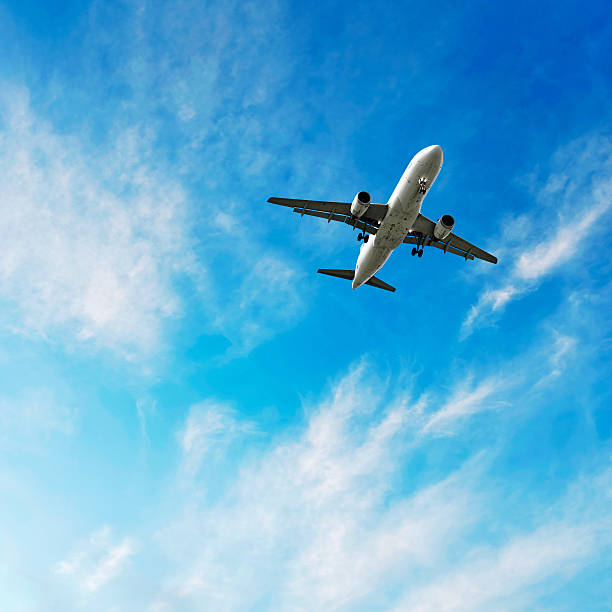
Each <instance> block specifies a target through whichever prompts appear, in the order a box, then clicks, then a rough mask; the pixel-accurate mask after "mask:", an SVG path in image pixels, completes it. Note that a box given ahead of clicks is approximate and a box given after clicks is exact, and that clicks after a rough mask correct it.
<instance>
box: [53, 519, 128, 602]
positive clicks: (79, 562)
mask: <svg viewBox="0 0 612 612" xmlns="http://www.w3.org/2000/svg"><path fill="white" fill-rule="evenodd" d="M134 553H135V544H134V542H133V540H131V539H130V538H123V539H121V540H118V541H117V540H114V539H113V537H112V531H111V529H110V527H108V526H104V527H101V528H100V529H97V530H96V531H94V532H93V533H92V534H91V535H90V536H89V538H88V539H87V540H86V541H84V542H82V543H81V544H80V545H79V546H78V547H77V548H76V549H75V550H74V551H73V552H72V553H71V554H70V555H69V556H68V557H67V558H66V559H64V560H62V561H59V562H58V563H57V564H56V565H55V567H54V568H53V572H54V573H55V574H57V575H58V576H61V577H66V578H70V579H71V580H72V581H74V585H75V587H76V588H77V590H80V591H84V592H86V593H94V592H96V591H98V590H99V589H100V588H102V587H103V586H105V585H106V584H107V583H108V582H110V581H111V580H112V579H113V578H114V577H115V576H117V574H119V573H120V572H121V570H122V568H123V566H124V565H125V564H126V563H127V561H128V559H129V558H130V557H132V556H133V555H134Z"/></svg>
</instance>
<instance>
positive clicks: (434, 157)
mask: <svg viewBox="0 0 612 612" xmlns="http://www.w3.org/2000/svg"><path fill="white" fill-rule="evenodd" d="M441 168H442V149H441V148H440V147H439V146H438V145H432V146H431V147H427V148H426V149H423V150H422V151H419V152H418V153H417V154H416V155H415V156H414V157H413V158H412V161H411V162H410V163H409V164H408V167H407V168H406V170H405V171H404V174H402V178H401V179H400V181H399V183H398V184H397V186H396V187H395V190H394V191H393V193H392V194H391V197H390V198H389V201H388V202H387V206H388V209H387V214H386V215H385V218H384V219H383V220H382V221H381V222H380V226H379V228H378V231H377V232H376V234H374V235H372V236H370V238H369V240H368V241H367V242H364V243H363V244H362V245H361V249H360V251H359V257H358V258H357V266H356V267H355V278H354V280H353V289H357V287H360V286H361V285H363V284H364V283H365V282H367V281H368V280H370V278H372V276H374V275H375V274H376V272H378V271H379V270H380V269H381V268H382V267H383V265H384V263H385V262H386V261H387V259H389V256H390V255H391V253H392V252H393V250H394V249H396V248H397V247H398V246H399V245H400V244H402V243H403V241H404V238H405V237H406V234H408V233H409V232H410V231H411V230H412V228H413V225H414V222H415V221H416V218H417V216H418V215H419V213H420V212H421V205H422V203H423V199H424V198H425V196H426V195H427V193H428V192H429V189H430V187H431V186H432V185H433V183H434V181H435V180H436V177H437V176H438V173H439V172H440V169H441ZM420 179H425V180H426V183H425V184H426V189H425V191H424V192H423V190H422V189H421V187H420V184H419V180H420ZM421 182H423V181H421Z"/></svg>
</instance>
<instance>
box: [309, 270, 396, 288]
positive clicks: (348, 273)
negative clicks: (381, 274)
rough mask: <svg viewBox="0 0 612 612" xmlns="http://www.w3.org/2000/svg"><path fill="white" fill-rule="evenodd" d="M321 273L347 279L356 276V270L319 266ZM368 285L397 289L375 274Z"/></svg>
mask: <svg viewBox="0 0 612 612" xmlns="http://www.w3.org/2000/svg"><path fill="white" fill-rule="evenodd" d="M317 272H318V273H319V274H326V275H327V276H336V277H338V278H345V279H346V280H353V279H354V278H355V270H329V269H323V268H319V269H318V270H317ZM366 285H372V287H377V288H378V289H385V290H386V291H395V287H392V286H391V285H389V284H387V283H385V281H381V280H380V278H376V277H375V276H373V277H372V278H371V279H370V280H369V281H367V282H366Z"/></svg>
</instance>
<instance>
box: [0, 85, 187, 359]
mask: <svg viewBox="0 0 612 612" xmlns="http://www.w3.org/2000/svg"><path fill="white" fill-rule="evenodd" d="M5 85H6V84H5ZM0 104H1V112H2V121H3V123H4V127H5V136H4V138H3V140H2V142H1V143H0V160H1V161H0V163H2V167H3V172H2V178H1V179H0V198H1V199H2V201H3V202H4V206H3V210H4V213H3V215H2V217H1V218H0V236H1V240H2V242H3V244H4V254H3V257H2V259H1V260H0V278H1V279H2V288H1V289H0V292H1V295H2V297H3V299H4V301H5V302H8V303H9V304H12V305H14V306H16V307H17V310H18V312H19V318H17V317H16V321H14V322H12V323H13V325H14V326H15V327H18V328H21V329H22V331H23V332H24V333H27V334H29V335H32V334H36V335H40V336H42V337H49V336H50V337H53V336H54V335H55V334H56V333H58V332H60V333H64V334H67V337H68V338H70V337H72V338H73V341H77V342H78V341H80V342H86V341H90V340H93V341H95V342H96V343H97V344H98V345H99V346H102V347H106V348H110V349H113V350H115V351H118V352H120V353H122V354H123V355H125V356H132V355H133V354H134V353H138V352H142V351H147V350H150V349H151V348H152V347H154V346H155V345H156V344H157V342H158V341H159V335H160V326H161V321H162V320H163V319H165V318H169V317H176V316H178V315H179V313H180V309H181V305H180V300H179V299H178V297H177V295H176V293H175V291H174V290H173V286H172V282H173V278H174V275H175V274H176V273H177V272H176V271H179V272H180V271H183V272H184V273H191V272H192V271H193V269H194V262H193V260H192V259H191V258H190V255H189V253H190V236H189V232H188V228H187V222H186V219H185V210H184V201H185V194H184V191H183V190H182V188H181V187H180V185H178V184H176V183H175V182H173V181H171V180H163V181H161V182H160V181H158V180H157V179H156V177H155V172H154V170H153V169H152V168H148V167H147V166H146V165H144V164H142V163H141V160H140V159H138V158H137V157H136V156H135V155H131V164H132V170H133V172H132V173H130V176H129V179H125V178H124V179H123V180H121V179H119V180H117V181H116V182H115V188H114V189H110V188H109V187H108V186H107V182H106V181H105V176H107V173H108V172H109V166H110V167H112V166H113V165H114V166H115V168H116V167H117V164H119V163H122V164H124V171H125V164H126V160H125V158H123V159H122V160H119V159H117V158H114V159H113V158H112V157H111V158H109V157H108V156H105V155H104V153H103V152H102V151H97V152H96V154H97V156H98V157H97V158H96V157H95V156H91V155H90V156H88V155H87V154H86V153H84V152H83V151H82V150H81V148H80V146H78V145H76V144H75V142H74V141H73V140H72V139H70V138H69V137H65V136H61V135H58V134H57V133H55V132H54V130H53V128H52V126H51V125H50V124H49V123H48V122H46V121H44V120H42V119H40V118H39V117H37V116H36V114H35V113H34V112H33V111H32V109H31V107H30V104H29V94H28V91H27V90H25V89H23V88H17V87H9V86H5V87H3V94H2V99H1V100H0ZM124 152H125V151H124V150H120V152H119V157H122V154H123V153H124ZM128 186H129V189H130V191H131V195H130V196H127V197H126V196H125V195H122V194H121V191H123V190H125V189H126V188H127V187H128ZM5 311H6V309H5ZM7 316H9V315H7Z"/></svg>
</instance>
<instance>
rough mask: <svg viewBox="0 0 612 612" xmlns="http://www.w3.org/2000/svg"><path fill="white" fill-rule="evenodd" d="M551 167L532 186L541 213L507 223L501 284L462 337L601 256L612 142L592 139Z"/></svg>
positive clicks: (611, 187) (610, 194) (611, 197)
mask: <svg viewBox="0 0 612 612" xmlns="http://www.w3.org/2000/svg"><path fill="white" fill-rule="evenodd" d="M551 163H552V166H553V169H552V170H551V173H550V175H549V176H548V178H547V179H546V180H544V181H543V182H541V183H534V182H533V180H532V181H531V189H532V193H533V198H534V201H535V203H536V204H537V206H538V210H537V211H536V212H534V213H532V214H531V215H529V216H522V217H520V218H519V219H512V218H510V219H506V221H505V223H506V225H507V226H508V227H507V232H506V234H505V235H503V236H502V238H501V244H500V246H499V249H500V251H501V253H500V254H501V255H502V257H501V261H502V262H504V263H505V262H507V263H506V264H505V266H504V268H502V270H503V271H501V275H502V280H501V283H500V284H499V285H498V286H497V287H493V288H491V287H489V288H487V289H485V290H484V291H483V292H482V293H481V295H480V296H479V298H478V301H477V302H476V304H475V305H474V306H472V308H471V309H470V311H469V312H468V314H467V317H466V318H465V320H464V322H463V327H462V335H463V337H466V336H468V335H469V334H470V333H471V332H472V331H473V329H474V328H475V327H476V326H478V325H480V324H482V323H486V321H490V320H494V318H495V317H496V316H497V315H499V313H501V312H502V311H503V310H504V308H505V307H506V306H507V305H508V304H509V303H510V302H511V301H513V300H517V299H520V298H521V297H523V296H524V295H526V294H528V293H530V292H532V291H535V290H536V289H537V288H538V286H539V285H540V283H541V282H543V281H544V280H545V279H546V278H548V277H550V276H552V275H553V274H555V273H557V272H558V271H559V270H560V269H562V266H563V264H568V262H570V261H571V260H573V259H575V258H576V257H584V256H586V257H588V258H592V256H593V253H596V252H597V251H596V248H594V245H595V244H596V242H595V240H596V237H597V236H599V235H600V233H601V231H602V229H603V227H604V225H605V222H604V219H607V214H608V212H609V210H610V208H611V207H612V139H610V138H609V137H607V136H605V135H600V134H594V135H593V134H591V135H588V136H586V137H584V138H581V139H578V140H577V141H575V142H572V143H570V144H569V145H567V146H566V147H564V148H562V149H561V150H560V151H558V152H557V153H556V155H555V156H553V160H552V162H551ZM526 185H527V183H526ZM515 224H517V225H518V226H519V228H520V232H519V231H515V229H514V228H513V227H512V226H513V225H515ZM583 253H584V254H585V255H582V254H583Z"/></svg>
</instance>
